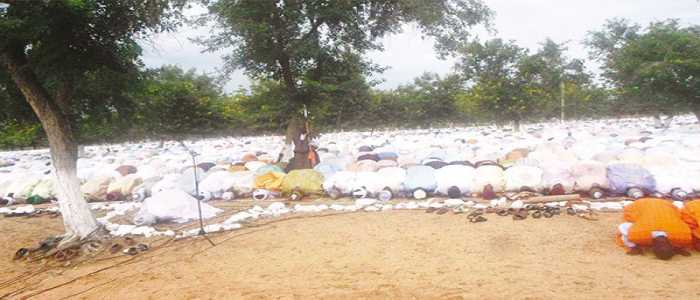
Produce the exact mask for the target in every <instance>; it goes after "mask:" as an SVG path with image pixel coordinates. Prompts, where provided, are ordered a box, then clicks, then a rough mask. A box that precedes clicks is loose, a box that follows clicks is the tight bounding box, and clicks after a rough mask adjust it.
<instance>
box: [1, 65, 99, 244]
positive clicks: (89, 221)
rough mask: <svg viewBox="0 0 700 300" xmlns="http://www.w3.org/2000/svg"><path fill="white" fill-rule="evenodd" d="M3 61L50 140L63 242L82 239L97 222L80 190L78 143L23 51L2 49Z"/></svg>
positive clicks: (89, 233)
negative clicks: (62, 225)
mask: <svg viewBox="0 0 700 300" xmlns="http://www.w3.org/2000/svg"><path fill="white" fill-rule="evenodd" d="M3 61H4V63H5V65H6V67H7V70H8V73H9V74H10V76H12V79H13V80H14V82H15V84H16V85H17V87H18V88H19V90H20V91H21V92H22V94H23V95H24V97H25V99H26V100H27V102H28V103H29V104H30V105H31V107H32V109H33V110H34V112H35V113H36V115H37V117H39V120H40V121H41V125H42V126H43V127H44V131H45V132H46V136H47V138H48V140H49V147H50V149H51V158H52V160H53V166H54V169H55V172H56V177H57V182H56V183H57V186H56V188H57V194H58V205H59V209H60V211H61V214H62V216H63V224H64V227H65V230H66V238H64V240H63V241H62V243H68V242H69V241H75V240H79V239H84V238H86V237H88V236H90V235H91V234H92V233H94V232H96V231H97V230H98V229H99V228H100V226H99V225H98V223H97V220H96V219H95V216H94V215H93V214H92V211H90V207H89V206H88V203H87V202H86V201H85V199H84V198H83V196H82V193H81V192H80V182H79V181H78V176H77V168H76V167H77V157H78V145H77V143H76V141H75V138H74V136H73V131H72V130H71V126H70V122H69V120H68V118H67V117H66V116H65V114H64V113H63V112H62V109H61V107H60V106H59V105H58V104H57V103H55V102H54V101H53V99H52V98H51V96H50V95H49V93H48V92H47V91H46V89H44V87H43V86H42V85H41V84H39V80H38V79H37V77H36V75H35V74H34V73H33V72H32V70H31V69H30V68H29V66H28V64H27V63H26V60H25V59H24V57H23V54H22V55H9V54H7V53H5V54H3V55H2V57H0V62H3Z"/></svg>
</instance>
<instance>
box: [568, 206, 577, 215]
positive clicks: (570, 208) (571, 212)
mask: <svg viewBox="0 0 700 300" xmlns="http://www.w3.org/2000/svg"><path fill="white" fill-rule="evenodd" d="M566 214H568V215H569V216H575V215H576V210H575V209H574V208H573V207H569V208H567V209H566Z"/></svg>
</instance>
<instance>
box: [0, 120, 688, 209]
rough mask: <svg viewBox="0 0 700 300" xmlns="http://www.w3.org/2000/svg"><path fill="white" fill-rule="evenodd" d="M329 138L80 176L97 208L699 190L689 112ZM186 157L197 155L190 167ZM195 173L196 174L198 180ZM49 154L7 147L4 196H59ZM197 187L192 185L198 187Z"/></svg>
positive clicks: (104, 156)
mask: <svg viewBox="0 0 700 300" xmlns="http://www.w3.org/2000/svg"><path fill="white" fill-rule="evenodd" d="M676 119H677V120H678V122H675V121H674V123H673V124H672V125H671V127H669V128H656V127H655V126H654V124H653V120H651V119H649V120H647V119H643V118H642V119H640V118H636V119H631V120H596V121H572V122H568V123H564V124H558V123H556V124H552V123H542V124H527V125H525V126H524V127H523V130H522V131H520V132H512V131H508V130H505V129H502V128H498V127H496V126H480V127H468V128H442V129H417V130H391V131H383V132H372V133H368V132H344V133H330V134H323V135H322V136H321V137H320V138H319V139H318V140H317V141H316V142H317V146H318V148H317V152H318V158H319V160H320V163H318V164H317V165H315V167H314V168H313V169H306V170H293V171H290V172H285V169H286V166H285V163H284V162H280V161H278V160H279V159H278V154H279V153H280V149H283V148H284V147H285V146H284V139H283V137H280V136H261V137H244V138H221V139H211V140H199V141H189V142H187V144H188V145H189V146H187V147H184V146H181V145H180V143H177V142H168V143H165V144H164V145H162V147H161V145H159V143H155V142H153V143H151V142H144V143H133V144H119V145H99V146H88V147H85V151H84V153H83V156H82V157H81V158H80V159H79V160H78V166H77V174H78V177H79V179H80V181H81V184H82V191H83V194H84V195H85V197H86V198H87V199H89V200H90V201H105V200H144V199H145V198H147V197H150V196H152V195H154V194H157V193H159V192H162V191H164V190H173V189H178V190H181V191H185V192H186V193H188V194H190V195H192V196H197V197H201V198H203V199H205V200H209V199H237V198H248V197H251V196H252V197H255V198H256V199H265V198H268V197H271V196H272V197H274V196H277V195H282V196H292V195H295V198H299V197H300V196H301V197H303V196H307V195H329V196H332V197H342V196H355V197H372V198H381V199H390V198H392V197H416V198H423V197H428V196H431V195H432V196H442V197H450V198H458V197H467V196H468V197H474V196H476V197H483V198H487V199H488V198H492V197H496V195H497V194H499V193H504V192H518V191H523V190H524V191H535V192H539V193H543V194H568V193H580V194H585V195H587V196H590V197H593V198H600V197H605V196H616V195H622V196H629V197H631V198H641V197H645V196H653V197H657V198H672V199H674V200H686V199H689V198H693V197H694V196H693V194H695V193H698V192H700V155H697V153H698V152H697V149H699V148H700V135H699V134H698V132H697V128H696V127H697V124H693V123H692V122H690V120H692V121H694V119H693V118H692V116H689V117H678V118H676ZM190 150H192V151H193V152H196V153H198V154H199V155H198V156H197V157H196V161H197V166H196V167H195V166H193V163H192V157H190V153H191V152H190ZM195 174H196V176H195ZM54 181H55V179H54V176H53V168H52V167H51V161H50V156H49V155H48V151H46V150H36V151H15V152H0V198H2V199H3V200H2V201H4V202H6V203H7V204H9V203H18V202H29V203H39V202H42V201H47V200H49V199H53V198H55V195H56V189H55V184H54ZM195 182H196V183H197V184H195Z"/></svg>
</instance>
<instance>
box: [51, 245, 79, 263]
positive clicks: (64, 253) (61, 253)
mask: <svg viewBox="0 0 700 300" xmlns="http://www.w3.org/2000/svg"><path fill="white" fill-rule="evenodd" d="M77 255H78V251H77V250H75V249H71V248H68V249H65V250H58V251H57V252H56V254H54V255H53V257H54V258H55V259H56V260H58V261H66V260H69V259H71V258H73V257H76V256H77Z"/></svg>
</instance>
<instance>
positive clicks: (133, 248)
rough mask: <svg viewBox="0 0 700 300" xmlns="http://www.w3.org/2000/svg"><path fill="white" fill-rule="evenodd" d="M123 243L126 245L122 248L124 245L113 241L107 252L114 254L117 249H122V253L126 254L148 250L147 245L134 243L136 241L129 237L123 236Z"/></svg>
mask: <svg viewBox="0 0 700 300" xmlns="http://www.w3.org/2000/svg"><path fill="white" fill-rule="evenodd" d="M124 244H126V245H127V246H128V247H127V248H126V249H124V245H122V244H121V243H114V244H113V245H112V247H110V248H109V253H110V254H116V253H117V252H119V251H122V250H123V251H122V253H124V254H127V255H136V254H139V252H144V251H148V248H149V247H148V245H146V244H143V243H139V244H136V241H135V240H134V239H132V238H130V237H125V238H124Z"/></svg>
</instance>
